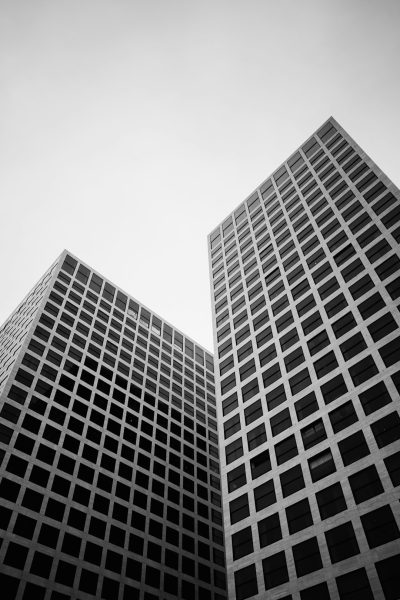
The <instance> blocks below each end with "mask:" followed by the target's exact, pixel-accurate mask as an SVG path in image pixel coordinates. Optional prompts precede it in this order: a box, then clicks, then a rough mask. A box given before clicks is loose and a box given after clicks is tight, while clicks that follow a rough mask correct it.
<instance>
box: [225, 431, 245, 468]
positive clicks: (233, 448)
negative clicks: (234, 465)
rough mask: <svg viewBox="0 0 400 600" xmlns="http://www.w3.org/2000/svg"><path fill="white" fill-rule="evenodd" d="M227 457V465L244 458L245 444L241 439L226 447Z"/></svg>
mask: <svg viewBox="0 0 400 600" xmlns="http://www.w3.org/2000/svg"><path fill="white" fill-rule="evenodd" d="M225 456H226V464H227V465H229V464H230V463H231V462H233V461H235V460H236V459H237V458H240V457H241V456H243V444H242V439H241V438H239V439H237V440H235V441H234V442H232V443H231V444H229V445H228V446H226V448H225Z"/></svg>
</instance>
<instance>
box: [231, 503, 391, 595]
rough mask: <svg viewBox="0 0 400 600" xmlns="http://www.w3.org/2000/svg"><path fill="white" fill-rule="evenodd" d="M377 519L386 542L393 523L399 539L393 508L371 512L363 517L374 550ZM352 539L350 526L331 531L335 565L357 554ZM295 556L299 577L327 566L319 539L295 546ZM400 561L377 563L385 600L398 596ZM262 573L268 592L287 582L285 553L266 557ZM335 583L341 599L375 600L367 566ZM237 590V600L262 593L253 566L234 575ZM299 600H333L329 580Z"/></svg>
mask: <svg viewBox="0 0 400 600" xmlns="http://www.w3.org/2000/svg"><path fill="white" fill-rule="evenodd" d="M375 516H376V517H377V518H379V520H380V522H381V524H382V534H381V539H382V540H383V539H385V536H386V539H387V540H390V536H391V534H390V524H391V523H393V524H394V525H395V526H396V528H397V530H394V532H392V535H393V539H397V535H398V527H397V524H396V521H395V520H394V517H393V514H392V513H391V510H390V507H384V508H383V509H382V511H381V512H378V511H372V512H371V513H367V514H366V515H364V516H363V517H362V524H363V529H364V533H365V536H366V538H367V542H368V544H369V545H370V546H371V547H374V541H373V536H374V533H375V531H374V523H373V518H374V517H375ZM353 536H354V532H353V530H352V526H351V523H346V524H344V525H343V526H342V527H341V528H336V529H332V530H331V531H330V532H327V534H326V543H327V545H328V550H329V554H330V559H331V562H332V563H335V562H338V561H339V560H344V559H343V558H341V556H345V554H346V552H349V556H354V555H356V554H358V550H357V547H358V542H357V539H356V537H355V536H354V537H353ZM382 543H384V542H382ZM292 553H293V559H294V566H295V570H296V575H297V577H302V576H304V575H307V574H308V573H313V572H315V571H318V570H320V569H322V568H323V566H324V565H323V563H322V558H321V554H320V551H319V546H318V541H317V538H316V537H313V538H310V539H308V540H306V541H304V542H301V543H299V544H296V545H295V546H293V547H292ZM399 559H400V555H399V554H397V555H395V556H390V557H388V558H385V559H383V560H380V561H378V562H376V563H375V567H376V570H377V573H378V576H379V580H380V582H381V586H382V588H383V590H384V597H385V598H386V600H391V599H392V598H395V596H393V590H394V589H397V588H398V585H399V584H400V578H399V575H398V562H399ZM262 572H263V579H264V586H265V589H266V590H270V589H273V588H275V587H277V586H280V585H282V584H283V583H286V582H288V581H289V572H288V566H287V563H286V555H285V552H284V551H281V552H278V553H276V554H273V555H272V556H269V557H267V558H264V559H263V560H262ZM341 572H342V571H341ZM335 583H336V587H337V590H338V594H339V595H338V597H339V598H340V599H341V600H347V599H348V598H353V599H354V598H360V599H361V598H362V599H363V600H374V598H375V595H374V593H373V591H372V587H371V585H370V582H369V579H368V575H367V572H366V570H365V568H364V567H361V568H359V569H356V570H353V571H349V572H346V573H342V574H341V575H338V576H337V577H335ZM332 585H333V581H332ZM374 589H375V588H374ZM235 590H236V600H245V599H247V598H250V597H253V596H254V595H255V594H258V591H259V590H258V583H257V575H256V568H255V565H254V564H251V565H249V566H247V567H244V568H242V569H239V570H238V571H236V572H235ZM335 597H336V596H335ZM300 598H301V600H330V598H331V595H330V592H329V588H328V584H327V583H326V581H322V582H321V583H319V584H316V585H313V586H311V587H307V588H304V589H303V590H302V591H301V592H300ZM291 599H292V596H291V595H289V596H287V595H286V596H285V598H284V599H283V598H282V600H291Z"/></svg>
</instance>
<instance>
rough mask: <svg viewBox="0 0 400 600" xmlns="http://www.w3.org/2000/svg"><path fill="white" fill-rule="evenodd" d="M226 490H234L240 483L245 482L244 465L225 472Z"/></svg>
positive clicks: (243, 483) (240, 485)
mask: <svg viewBox="0 0 400 600" xmlns="http://www.w3.org/2000/svg"><path fill="white" fill-rule="evenodd" d="M227 478H228V492H234V491H235V490H237V489H238V488H240V487H242V485H245V484H246V469H245V466H244V465H240V466H239V467H236V469H233V470H232V471H229V473H227Z"/></svg>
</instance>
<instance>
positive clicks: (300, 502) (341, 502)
mask: <svg viewBox="0 0 400 600" xmlns="http://www.w3.org/2000/svg"><path fill="white" fill-rule="evenodd" d="M399 202H400V194H399V192H398V190H396V188H395V187H394V186H393V184H391V182H389V181H388V180H387V178H385V177H384V176H382V174H381V172H380V171H379V170H378V169H377V168H376V166H375V165H374V163H373V162H372V161H371V160H370V159H369V158H368V157H367V156H366V155H365V153H364V152H363V151H362V150H361V149H360V148H359V147H358V146H357V145H356V144H355V143H354V142H353V140H351V138H350V137H349V136H348V135H347V134H346V132H345V131H343V129H342V128H341V127H340V126H339V125H338V124H337V123H336V122H334V121H333V120H329V121H328V122H327V123H326V124H325V125H324V126H323V127H322V128H321V129H319V130H318V131H317V132H316V133H315V134H314V135H313V136H312V137H311V138H310V140H309V141H307V142H306V143H305V144H304V145H302V147H301V148H300V149H299V150H298V151H297V152H296V153H295V154H294V155H293V156H292V157H291V158H290V159H289V160H288V161H287V162H286V163H285V164H284V165H282V166H281V167H280V168H279V169H278V170H277V171H276V172H275V173H274V174H273V175H272V177H270V178H269V179H268V180H266V181H265V182H264V183H263V184H262V185H261V186H260V187H259V188H258V189H257V190H256V191H255V192H254V193H253V194H251V195H250V196H249V198H248V199H247V200H246V201H245V202H244V203H242V204H241V205H240V206H239V208H237V209H236V210H235V211H234V212H233V213H232V214H231V215H230V216H229V217H228V218H227V219H225V220H224V221H223V223H222V224H221V225H220V226H219V227H218V228H217V229H215V230H214V231H213V233H212V234H211V235H210V236H209V256H210V274H211V281H212V289H213V294H214V297H213V299H214V303H213V310H214V331H215V338H214V339H215V347H216V356H217V364H218V365H219V368H220V369H221V368H224V366H225V365H228V364H229V372H228V371H224V373H222V372H221V370H220V371H219V372H218V373H217V376H216V389H217V395H218V397H219V398H220V403H219V402H218V403H217V406H218V410H219V405H220V404H221V406H222V408H223V410H222V411H221V412H219V417H220V419H221V423H222V424H223V427H224V428H225V426H229V425H228V424H229V423H232V424H233V423H235V422H236V423H237V427H236V429H235V434H234V435H235V438H234V442H229V441H228V440H227V441H225V439H223V438H221V437H220V443H221V447H222V448H225V449H228V448H229V447H230V446H231V445H232V443H234V444H235V447H236V448H237V449H239V450H237V451H236V452H235V453H233V452H229V455H228V453H227V454H226V460H224V459H223V460H222V483H223V492H224V494H223V495H225V490H226V500H224V502H225V503H226V504H229V505H230V506H231V505H232V504H233V503H235V502H236V501H237V500H238V499H239V498H242V499H245V507H246V508H245V510H244V511H243V512H242V516H241V517H240V521H241V520H242V519H243V520H244V519H245V520H246V521H245V522H243V523H241V527H240V528H239V529H238V530H236V527H235V528H234V532H233V533H235V532H236V531H239V530H240V529H243V527H244V526H246V531H247V535H248V537H249V539H248V545H247V548H250V541H251V544H252V546H253V551H249V552H248V553H246V556H245V557H243V559H242V558H238V559H237V561H235V564H233V563H232V562H231V561H230V550H229V548H228V547H227V561H228V572H232V571H233V572H234V573H235V574H236V572H239V571H240V570H241V567H242V566H243V567H245V568H247V569H250V567H248V565H249V564H250V562H251V559H252V562H253V566H254V567H256V566H257V569H256V573H257V577H256V584H257V590H259V591H261V590H269V589H271V588H275V587H279V586H281V585H282V592H281V596H282V597H284V596H285V593H284V592H285V588H284V585H283V584H284V583H285V582H286V581H287V580H288V578H289V577H290V579H293V578H296V577H298V578H301V577H303V575H305V574H308V573H311V572H314V571H317V570H319V569H323V568H325V567H327V568H329V566H330V565H331V564H332V563H334V564H338V565H340V566H341V565H342V563H343V569H346V564H347V563H346V560H347V558H348V557H350V556H355V555H356V554H361V555H362V560H363V561H364V563H363V564H365V565H370V564H372V562H373V560H374V558H373V556H372V554H371V553H369V548H372V546H368V541H367V538H368V535H370V536H371V535H374V534H370V533H369V529H368V527H369V526H366V527H364V528H363V531H364V532H365V535H364V537H363V534H362V533H361V531H362V527H361V523H360V520H358V522H357V523H355V524H353V523H352V520H349V519H353V518H354V516H353V515H354V512H348V511H349V509H351V507H354V506H355V505H358V504H359V505H360V506H361V507H362V506H363V504H362V503H363V502H364V501H365V500H367V499H370V498H377V499H378V500H379V501H381V499H382V502H383V501H384V499H385V498H386V501H389V499H391V500H390V501H391V502H393V499H392V498H393V496H390V493H391V487H390V484H389V485H387V484H386V481H387V477H386V474H387V472H389V476H390V479H391V482H393V485H398V481H399V475H398V472H399V470H398V468H397V467H396V458H393V459H391V458H390V456H389V453H390V454H391V455H392V456H394V457H397V452H398V451H399V440H400V416H399V409H398V402H397V403H396V400H397V399H398V389H399V387H398V386H399V375H398V372H399V367H400V365H399V363H400V353H399V350H398V349H399V347H400V346H399V344H400V338H399V327H400V313H399V308H400V305H399V298H400V284H399V282H400V277H399V274H400V257H399V245H398V242H399V238H400V236H399V231H400V228H399V221H400V212H399V210H398V208H397V205H398V204H399ZM221 319H222V320H221ZM227 357H229V360H228V359H227ZM224 361H225V362H224ZM247 377H248V378H249V379H247ZM396 382H397V386H396ZM250 405H254V406H258V407H259V408H258V410H257V411H255V414H257V415H258V416H257V417H255V420H256V419H258V418H260V419H261V417H262V419H261V420H260V421H259V422H258V421H257V422H255V424H254V427H253V426H251V427H250V426H248V425H249V423H248V422H247V419H246V418H245V415H247V414H248V412H246V411H248V410H249V409H248V407H249V406H250ZM227 406H229V417H228V412H226V407H227ZM235 420H236V421H235ZM253 439H254V440H255V442H254V445H253V444H252V440H253ZM231 447H232V448H233V446H231ZM381 449H382V450H384V453H382V454H381V453H380V450H381ZM246 450H247V451H248V452H246ZM261 457H264V458H263V459H262V458H261ZM228 462H229V468H228V469H227V468H226V464H227V463H228ZM258 465H259V466H258ZM234 470H238V471H237V472H242V473H244V478H243V477H242V479H241V482H242V483H241V486H240V492H239V491H238V492H236V489H235V488H234V487H233V488H232V487H231V488H227V487H226V486H227V484H228V483H229V481H230V479H228V480H227V473H228V471H229V473H232V472H233V471H234ZM228 476H229V475H228ZM304 488H306V489H307V500H304ZM301 490H303V492H302V491H301ZM253 499H254V502H253ZM385 514H386V513H385ZM334 515H340V517H339V516H338V518H340V522H339V523H337V522H335V526H333V525H332V522H331V521H330V519H331V517H332V516H334ZM399 518H400V514H399V509H398V507H397V506H396V507H395V510H394V512H393V519H394V521H396V519H397V521H398V519H399ZM319 519H320V520H321V522H322V529H321V527H320V528H319V529H318V530H314V529H313V528H314V524H315V523H316V521H318V520H319ZM387 522H388V523H389V522H390V523H393V520H390V519H389V518H388V521H387ZM234 524H235V522H234V521H232V520H231V523H230V525H229V524H228V530H227V532H226V536H227V539H229V536H230V535H231V533H230V529H229V527H230V526H232V527H233V526H234ZM249 524H256V525H257V527H256V528H254V527H251V528H250V527H249ZM278 524H279V531H288V532H289V535H283V538H282V539H280V540H279V544H277V545H276V546H272V544H273V543H275V542H274V539H275V538H274V536H277V535H278V533H277V532H278ZM353 525H354V526H353ZM308 528H310V533H309V535H308V536H307V535H306V533H307V531H308ZM303 530H304V531H305V533H304V535H303V534H301V536H300V533H299V532H300V531H301V532H302V531H303ZM257 531H258V539H257ZM316 531H318V536H316V535H315V532H316ZM393 531H395V528H393ZM321 532H322V533H323V535H321ZM250 537H251V538H252V539H251V540H250ZM299 537H301V541H299ZM269 540H270V541H269ZM257 544H258V545H257ZM258 548H260V549H261V550H258ZM374 556H375V555H374ZM289 557H290V560H289ZM360 560H361V559H360ZM291 565H294V567H292V566H291ZM249 572H250V571H249ZM382 572H383V569H382ZM373 573H374V575H373V576H374V577H375V581H374V585H375V586H376V585H378V586H379V585H380V584H379V583H378V574H377V571H376V569H375V570H374V571H373ZM253 574H254V572H253ZM261 574H263V578H262V577H261ZM371 576H372V575H371V574H370V573H369V575H367V571H366V570H364V569H359V570H358V571H357V572H356V573H355V574H352V573H351V572H349V573H348V576H347V575H346V576H345V574H344V575H343V577H337V579H336V584H335V585H336V588H337V593H338V594H339V596H340V597H341V598H342V597H343V598H344V597H353V596H351V594H352V593H353V592H354V590H355V589H358V588H357V586H358V585H359V586H360V587H359V589H360V590H362V593H364V592H365V597H368V593H369V592H368V590H369V589H370V583H369V577H371ZM321 581H323V577H322V576H321ZM385 585H386V584H385ZM321 586H322V587H321ZM382 586H383V588H384V584H382ZM313 587H315V590H316V591H315V596H313V594H314V592H313V588H312V587H311V588H310V589H309V590H304V591H303V592H302V593H301V597H303V596H304V598H307V597H310V598H311V597H318V593H320V592H321V594H323V595H322V596H320V597H329V591H328V589H327V588H326V586H325V587H324V586H323V584H322V583H321V584H317V585H316V586H313ZM322 588H323V590H322ZM317 590H318V591H317ZM321 590H322V591H321ZM230 591H231V592H232V593H233V590H230ZM252 593H254V592H252ZM360 593H361V592H360ZM346 594H347V595H346ZM250 595H251V594H250ZM243 597H249V596H243ZM276 597H280V596H279V590H277V591H276ZM363 597H364V596H363Z"/></svg>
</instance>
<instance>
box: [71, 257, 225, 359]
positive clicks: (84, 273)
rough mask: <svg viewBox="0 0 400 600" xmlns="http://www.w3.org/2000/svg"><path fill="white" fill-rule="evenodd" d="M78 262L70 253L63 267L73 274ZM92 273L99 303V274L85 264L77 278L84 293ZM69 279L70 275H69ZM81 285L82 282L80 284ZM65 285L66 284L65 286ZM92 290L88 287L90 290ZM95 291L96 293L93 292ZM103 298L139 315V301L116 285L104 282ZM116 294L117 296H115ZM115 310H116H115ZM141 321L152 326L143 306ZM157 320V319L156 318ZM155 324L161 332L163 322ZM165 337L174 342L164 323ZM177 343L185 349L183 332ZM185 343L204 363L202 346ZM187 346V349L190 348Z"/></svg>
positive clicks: (169, 328)
mask: <svg viewBox="0 0 400 600" xmlns="http://www.w3.org/2000/svg"><path fill="white" fill-rule="evenodd" d="M77 265H78V263H77V261H76V260H75V259H73V258H72V257H70V256H69V255H67V256H66V258H65V260H64V263H63V265H62V269H63V270H64V271H66V272H67V273H68V274H69V275H71V276H73V275H74V272H75V270H76V267H77ZM90 275H91V280H90V284H89V287H90V289H91V290H93V291H91V292H90V293H91V299H92V300H93V301H95V302H96V303H97V301H98V299H99V296H97V294H100V292H101V288H102V285H103V280H102V279H101V278H100V277H99V276H97V275H96V274H95V273H92V274H91V271H90V270H89V269H87V268H86V267H84V266H83V265H80V266H79V267H78V270H77V272H76V276H75V277H76V279H78V280H79V281H80V282H81V284H83V285H81V293H83V291H84V287H83V286H84V285H87V283H88V281H89V276H90ZM68 279H69V277H68ZM78 285H80V284H78ZM63 287H64V286H63ZM66 291H67V288H65V287H64V290H63V292H64V293H65V292H66ZM89 291H90V290H89V289H88V292H89ZM93 292H95V293H93ZM102 295H103V298H105V300H107V301H108V302H110V303H112V302H113V301H114V300H115V303H116V307H118V308H119V309H120V310H126V308H127V306H129V308H130V310H131V312H132V316H133V317H134V318H137V317H138V311H139V306H138V305H137V303H135V302H134V301H132V300H129V304H128V297H127V296H125V294H123V293H122V292H119V291H116V288H114V286H112V285H111V284H109V283H107V282H104V288H103V294H102ZM114 296H115V298H114ZM105 306H108V305H107V303H105ZM109 309H110V310H111V305H110V306H109ZM114 312H115V311H114ZM120 315H122V313H121V312H120ZM140 315H141V317H140V322H141V323H142V324H143V325H144V326H145V327H147V328H149V327H150V313H149V312H148V311H147V310H146V309H144V308H142V309H141V311H140ZM154 319H156V318H155V317H153V322H154ZM156 321H157V319H156ZM155 326H156V328H157V333H160V334H161V322H159V323H156V322H155ZM163 330H164V332H163V337H165V339H166V340H167V341H169V342H170V343H171V344H172V331H173V330H172V328H171V327H170V326H168V325H166V324H164V326H163ZM175 343H176V345H177V347H179V349H180V350H182V351H183V337H182V336H181V334H179V333H177V332H175V340H174V344H175ZM185 344H186V345H187V346H188V349H189V351H190V353H191V355H192V358H193V350H194V353H195V358H196V361H198V362H199V363H200V364H202V365H204V356H205V353H204V351H203V350H202V349H201V348H198V347H197V346H195V348H193V347H192V346H193V343H192V342H190V341H189V340H185ZM188 349H187V348H186V349H185V351H187V350H188ZM206 358H208V361H209V363H210V365H212V362H213V361H212V357H211V356H208V357H207V356H206Z"/></svg>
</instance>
